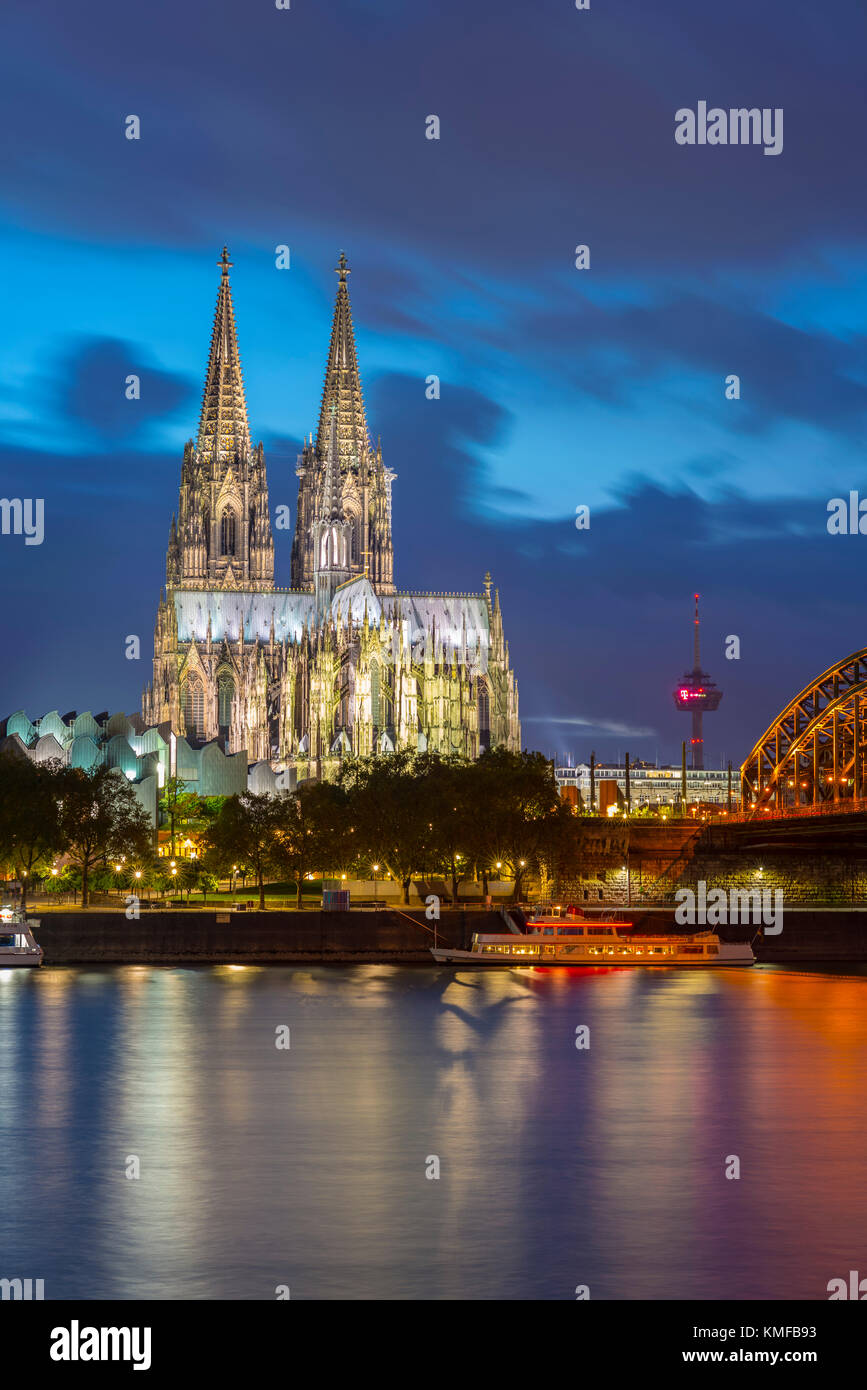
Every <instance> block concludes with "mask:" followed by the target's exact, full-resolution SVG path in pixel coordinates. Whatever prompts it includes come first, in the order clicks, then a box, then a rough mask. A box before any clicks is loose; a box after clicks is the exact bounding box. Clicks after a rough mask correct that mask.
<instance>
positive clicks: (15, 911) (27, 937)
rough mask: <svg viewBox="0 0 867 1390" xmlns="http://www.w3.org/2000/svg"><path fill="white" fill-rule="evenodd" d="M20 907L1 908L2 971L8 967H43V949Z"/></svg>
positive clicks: (0, 964)
mask: <svg viewBox="0 0 867 1390" xmlns="http://www.w3.org/2000/svg"><path fill="white" fill-rule="evenodd" d="M38 926H39V923H38V921H33V922H32V923H31V922H28V920H27V918H26V917H25V916H24V913H23V912H22V911H21V909H20V908H18V907H9V906H4V907H0V969H2V968H3V967H4V966H6V965H41V964H42V947H41V946H39V945H37V942H36V938H35V936H34V935H33V931H32V927H38Z"/></svg>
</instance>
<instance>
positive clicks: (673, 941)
mask: <svg viewBox="0 0 867 1390" xmlns="http://www.w3.org/2000/svg"><path fill="white" fill-rule="evenodd" d="M502 915H503V918H504V920H505V922H506V923H507V924H508V926H509V930H508V931H507V932H474V933H473V943H472V946H471V948H470V950H469V951H460V950H456V949H455V948H454V947H451V946H434V947H432V948H431V954H432V955H433V958H434V960H436V961H438V962H439V963H440V964H442V965H546V966H547V965H569V966H595V967H597V968H598V967H600V966H601V967H607V968H609V969H610V968H611V967H612V966H617V967H619V966H629V965H642V966H648V965H649V966H672V965H689V966H697V965H702V966H709V965H754V964H755V960H756V958H755V956H754V955H753V949H752V946H751V945H750V943H749V942H748V941H744V942H727V941H720V939H719V937H718V935H717V934H716V932H713V931H699V932H693V933H691V934H690V935H688V936H687V935H683V934H680V933H671V934H670V935H669V934H662V933H660V934H658V935H657V934H654V935H652V936H651V935H648V934H647V933H645V932H641V933H639V932H635V931H633V930H632V923H631V922H603V921H599V920H593V919H590V918H586V917H584V916H583V914H582V913H581V912H580V910H579V909H577V908H570V909H567V910H563V909H561V908H540V909H537V911H535V912H534V913H533V915H532V916H531V917H530V918H529V919H528V921H527V925H526V928H524V929H523V930H522V929H521V928H520V927H519V926H518V925H517V923H515V922H514V921H513V920H512V918H511V916H510V915H509V914H508V913H506V912H504V913H503V914H502Z"/></svg>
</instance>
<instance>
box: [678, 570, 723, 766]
mask: <svg viewBox="0 0 867 1390" xmlns="http://www.w3.org/2000/svg"><path fill="white" fill-rule="evenodd" d="M693 644H694V645H693V662H694V664H693V668H692V670H691V671H687V672H686V674H685V675H684V677H683V680H682V681H681V683H680V685H679V686H678V687H677V689H676V690H675V691H674V703H675V704H676V705H677V708H678V709H687V710H689V712H690V713H691V715H692V738H691V739H690V747H691V748H692V768H693V770H696V769H699V768H703V767H704V737H703V735H702V719H703V717H704V715H705V713H706V712H707V713H709V712H710V711H711V710H715V709H718V708H719V702H720V700H721V699H722V697H723V693H722V691H721V690H718V689H717V687H716V685H715V684H714V682H713V681H712V680H711V678H710V676H709V675H708V673H707V671H703V670H702V669H701V651H700V647H699V617H698V594H696V595H695V619H694V630H693Z"/></svg>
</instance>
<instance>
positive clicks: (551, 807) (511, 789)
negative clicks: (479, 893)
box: [472, 748, 560, 902]
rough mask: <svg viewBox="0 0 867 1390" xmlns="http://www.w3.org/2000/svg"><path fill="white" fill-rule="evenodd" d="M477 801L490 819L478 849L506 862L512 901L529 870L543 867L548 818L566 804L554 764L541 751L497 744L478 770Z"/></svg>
mask: <svg viewBox="0 0 867 1390" xmlns="http://www.w3.org/2000/svg"><path fill="white" fill-rule="evenodd" d="M472 780H473V784H474V786H473V794H472V801H473V804H474V805H475V806H476V808H477V820H478V819H479V818H480V817H484V819H485V829H484V830H483V831H480V832H479V834H480V839H479V841H478V842H477V845H476V852H477V853H479V854H482V855H483V856H484V857H485V858H487V860H488V864H490V863H491V862H492V861H496V860H500V861H501V862H502V863H504V864H506V866H507V867H508V869H509V871H510V872H511V874H512V876H513V878H514V883H515V886H514V890H513V893H512V901H513V902H517V901H519V899H520V897H521V893H522V890H523V885H524V878H525V875H526V874H527V872H528V870H530V869H532V868H536V867H538V864H539V855H540V852H541V850H542V848H543V846H544V844H545V837H546V833H547V826H548V824H549V822H548V817H549V816H550V815H551V814H552V813H553V812H554V811H556V809H557V807H558V806H559V804H560V796H559V792H558V791H557V783H556V781H555V779H554V765H553V763H551V762H550V761H549V760H548V759H547V758H545V757H544V756H543V754H541V753H528V752H526V751H525V752H523V753H512V752H510V751H509V750H508V749H506V748H492V749H490V750H489V751H488V752H485V753H483V754H482V756H481V757H480V758H479V760H478V762H477V763H476V764H475V765H474V769H473V776H472Z"/></svg>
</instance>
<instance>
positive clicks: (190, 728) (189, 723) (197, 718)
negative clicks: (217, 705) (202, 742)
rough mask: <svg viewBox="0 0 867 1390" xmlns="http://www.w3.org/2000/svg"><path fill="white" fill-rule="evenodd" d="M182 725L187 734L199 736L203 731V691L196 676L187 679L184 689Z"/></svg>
mask: <svg viewBox="0 0 867 1390" xmlns="http://www.w3.org/2000/svg"><path fill="white" fill-rule="evenodd" d="M184 725H185V726H186V731H187V733H188V734H195V735H196V736H197V737H199V736H201V735H202V734H203V733H204V732H205V692H204V690H203V689H202V682H201V681H200V680H197V679H196V678H193V679H192V680H189V681H187V684H186V688H185V690H184Z"/></svg>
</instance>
